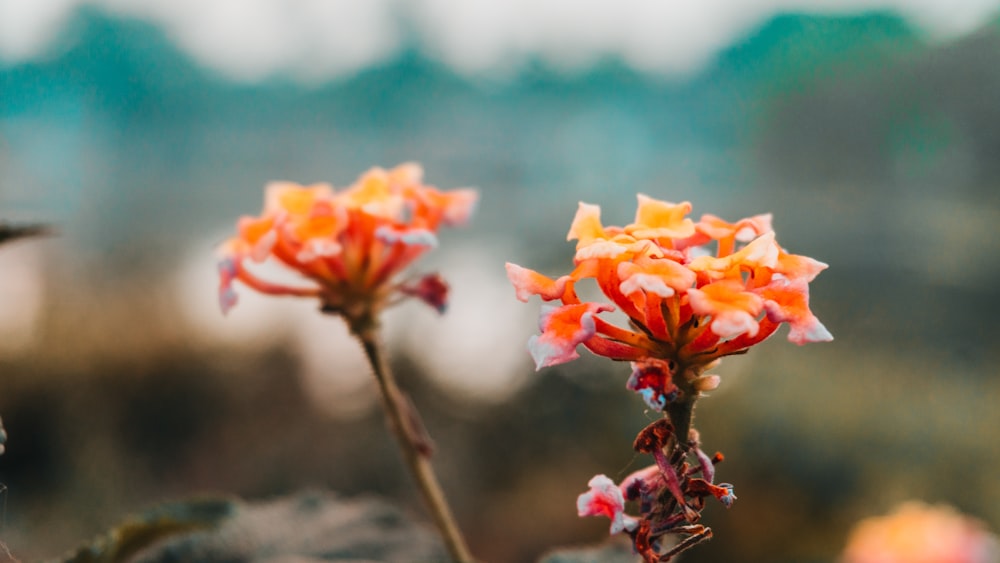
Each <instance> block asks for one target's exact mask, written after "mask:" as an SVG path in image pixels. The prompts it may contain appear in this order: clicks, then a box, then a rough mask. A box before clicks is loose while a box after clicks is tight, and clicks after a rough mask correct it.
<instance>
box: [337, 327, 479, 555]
mask: <svg viewBox="0 0 1000 563" xmlns="http://www.w3.org/2000/svg"><path fill="white" fill-rule="evenodd" d="M350 324H351V332H352V333H353V334H354V336H356V337H357V339H358V340H359V341H360V342H361V346H362V347H363V348H364V350H365V357H367V359H368V363H369V364H370V365H371V368H372V374H373V375H374V376H375V380H376V381H377V382H378V388H379V395H380V396H381V399H382V406H383V408H384V410H385V415H386V418H387V420H388V425H389V430H390V431H391V432H392V434H393V436H395V438H396V443H397V444H398V445H399V449H400V451H401V452H402V453H403V460H404V461H405V463H406V466H407V469H409V471H410V474H411V475H412V476H413V480H414V481H416V483H417V488H418V489H420V495H421V496H422V497H423V500H424V503H425V504H426V505H427V510H428V511H429V512H430V514H431V518H432V519H433V520H434V524H435V526H437V528H438V532H439V533H440V534H441V538H442V539H443V540H444V543H445V547H446V548H447V549H448V553H449V554H451V557H452V559H454V560H455V561H456V562H458V563H472V562H473V561H475V560H474V559H473V558H472V555H471V553H470V552H469V547H468V545H467V544H466V542H465V538H464V537H463V536H462V532H461V531H460V530H459V528H458V524H456V523H455V517H454V516H453V515H452V512H451V508H450V507H449V506H448V501H447V500H446V498H445V495H444V491H443V490H442V489H441V484H440V482H439V481H438V479H437V475H436V474H435V473H434V467H433V466H432V465H431V453H432V448H431V442H430V439H429V437H428V436H427V433H426V431H425V430H424V428H423V425H422V424H421V423H420V418H419V414H418V413H417V411H416V409H415V408H414V407H413V405H412V403H410V401H408V400H407V398H406V396H405V395H404V394H403V392H402V391H400V390H399V386H398V385H396V380H395V378H394V377H393V375H392V371H390V369H389V366H388V364H386V362H385V359H384V357H383V354H382V350H381V345H380V344H379V338H378V333H377V329H376V328H375V327H374V326H371V324H370V323H368V324H369V326H368V327H365V328H361V327H357V326H355V325H354V324H353V323H350Z"/></svg>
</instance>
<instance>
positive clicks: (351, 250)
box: [219, 163, 477, 563]
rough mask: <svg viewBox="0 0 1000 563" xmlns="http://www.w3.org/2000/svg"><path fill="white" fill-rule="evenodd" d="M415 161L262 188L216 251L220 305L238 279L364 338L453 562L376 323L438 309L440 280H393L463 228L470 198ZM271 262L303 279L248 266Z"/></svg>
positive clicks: (414, 418) (410, 417)
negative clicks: (444, 232)
mask: <svg viewBox="0 0 1000 563" xmlns="http://www.w3.org/2000/svg"><path fill="white" fill-rule="evenodd" d="M422 177H423V170H422V169H421V167H420V166H419V165H417V164H415V163H408V164H402V165H400V166H397V167H395V168H393V169H391V170H384V169H382V168H373V169H371V170H369V171H368V172H366V173H365V174H363V175H362V176H361V177H360V178H359V179H358V180H357V181H356V182H355V183H354V184H353V185H351V186H349V187H347V188H346V189H344V190H340V191H334V189H333V187H332V186H330V185H327V184H314V185H312V186H300V185H298V184H293V183H290V182H274V183H272V184H270V185H268V187H267V191H266V195H265V198H264V209H263V211H262V213H261V215H259V216H256V217H252V216H248V217H243V218H241V219H240V220H239V222H238V223H237V235H236V236H235V237H233V238H231V239H229V240H227V241H226V242H224V243H223V244H222V246H221V247H220V249H219V253H220V257H219V258H220V259H219V305H220V306H221V308H222V311H223V313H225V312H227V311H229V310H230V309H232V308H233V307H234V306H235V305H236V303H237V301H238V295H237V293H236V291H235V285H236V282H239V283H240V284H242V285H245V286H248V287H250V288H252V289H254V290H256V291H258V292H260V293H263V294H267V295H274V296H290V297H305V298H311V299H316V300H317V301H318V302H319V309H320V311H321V312H322V313H323V314H329V315H337V316H340V317H342V318H343V319H344V320H345V322H347V325H348V327H349V329H350V331H351V333H352V334H353V335H354V336H355V337H357V339H358V340H359V341H360V342H361V345H362V347H363V348H364V350H365V355H366V356H367V358H368V362H369V364H370V365H371V369H372V373H373V374H374V376H375V379H376V381H377V382H378V387H379V391H380V395H381V398H382V405H383V407H384V408H385V413H386V418H387V419H388V423H389V428H390V430H391V432H392V434H393V435H394V436H395V437H396V441H397V443H398V444H399V447H400V450H401V451H402V452H403V459H404V460H405V462H406V465H407V467H408V468H409V470H410V473H411V474H412V475H413V478H414V480H415V481H416V482H417V486H418V488H419V489H420V493H421V496H422V497H423V499H424V501H425V503H426V504H427V508H428V511H429V512H430V514H431V517H432V518H433V519H434V523H435V524H436V525H437V528H438V530H439V531H440V533H441V536H442V539H443V540H444V543H445V546H446V547H447V549H448V552H449V553H450V554H451V556H452V558H453V559H454V560H455V561H457V562H459V563H469V562H472V561H474V560H473V558H472V556H471V555H470V554H469V548H468V547H467V545H466V543H465V540H464V539H463V538H462V534H461V533H460V532H459V529H458V526H457V525H456V524H455V519H454V517H453V516H452V513H451V509H450V508H449V507H448V503H447V502H446V501H445V496H444V493H443V492H442V490H441V485H440V483H439V482H438V480H437V477H436V476H435V474H434V470H433V468H432V466H431V463H430V457H431V450H432V447H431V440H430V438H429V437H428V436H427V433H426V431H425V430H424V427H423V424H422V423H421V422H420V417H419V415H418V414H417V411H416V408H414V407H413V405H412V404H410V402H409V400H408V399H407V398H406V396H405V395H404V394H403V393H402V392H401V391H400V390H399V387H398V386H397V385H396V381H395V379H394V378H393V376H392V373H391V372H390V371H389V368H388V366H387V365H386V363H385V361H384V359H383V355H382V352H381V345H380V344H379V338H378V318H379V315H380V314H381V313H382V311H383V310H384V309H386V308H387V307H389V306H392V305H394V304H397V303H399V302H401V301H402V300H404V299H407V298H411V297H413V298H417V299H419V300H421V301H423V302H425V303H426V304H427V305H430V306H431V307H433V308H434V309H435V310H436V311H438V312H439V313H443V312H444V311H445V309H446V307H447V297H448V284H447V283H446V282H445V281H444V280H443V279H442V278H441V277H440V276H438V275H437V274H428V275H425V276H423V277H421V278H419V279H415V280H413V279H410V280H402V281H400V280H398V279H397V276H398V275H399V274H400V273H401V272H402V271H403V270H404V269H406V268H407V267H408V266H409V265H410V264H412V263H413V262H414V261H416V260H417V259H418V258H420V256H422V255H423V254H424V253H426V252H427V251H429V250H430V249H432V248H434V247H435V246H436V245H437V242H438V239H437V235H436V233H437V231H438V229H439V228H440V227H444V226H457V225H461V224H464V223H465V222H466V221H467V220H468V218H469V216H470V215H471V213H472V210H473V207H474V206H475V202H476V197H477V196H476V192H475V191H474V190H470V189H459V190H451V191H441V190H438V189H437V188H435V187H433V186H428V185H425V184H424V183H423V181H422ZM268 260H271V261H276V262H278V263H280V264H282V265H284V266H286V267H287V268H289V269H291V270H292V271H294V272H297V273H298V274H300V276H301V278H302V280H301V283H298V284H294V285H286V284H283V283H275V282H273V281H270V280H268V279H265V278H262V277H259V276H258V274H257V273H255V272H253V271H252V268H253V267H254V266H253V264H254V263H261V262H265V261H268Z"/></svg>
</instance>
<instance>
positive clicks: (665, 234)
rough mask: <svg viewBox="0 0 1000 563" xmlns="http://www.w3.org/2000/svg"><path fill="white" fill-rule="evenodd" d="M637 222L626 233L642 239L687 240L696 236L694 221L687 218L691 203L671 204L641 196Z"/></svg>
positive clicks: (637, 210)
mask: <svg viewBox="0 0 1000 563" xmlns="http://www.w3.org/2000/svg"><path fill="white" fill-rule="evenodd" d="M638 199H639V206H638V208H637V209H636V212H635V222H634V223H632V224H631V225H628V226H626V227H625V232H626V233H628V234H630V235H632V236H634V237H635V238H641V239H657V238H686V237H689V236H691V235H693V234H694V232H695V231H694V221H692V220H691V219H689V218H687V217H685V215H687V214H688V213H690V212H691V203H690V202H688V201H684V202H681V203H670V202H668V201H660V200H658V199H653V198H651V197H649V196H646V195H643V194H639V195H638Z"/></svg>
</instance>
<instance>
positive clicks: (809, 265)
mask: <svg viewBox="0 0 1000 563" xmlns="http://www.w3.org/2000/svg"><path fill="white" fill-rule="evenodd" d="M690 211H691V204H690V203H687V202H685V203H680V204H673V203H668V202H665V201H658V200H655V199H652V198H650V197H647V196H644V195H639V206H638V210H637V211H636V215H635V221H634V222H633V223H631V224H629V225H626V226H625V227H605V226H604V225H603V224H602V223H601V218H600V208H598V207H597V206H595V205H589V204H586V203H581V204H580V207H579V209H578V211H577V213H576V217H575V218H574V219H573V223H572V226H570V229H569V235H568V237H567V239H568V240H576V241H577V246H576V256H575V258H574V264H575V266H576V268H575V269H574V270H573V271H572V272H571V273H569V274H567V275H564V276H562V277H559V278H556V279H552V278H549V277H546V276H544V275H542V274H540V273H538V272H535V271H533V270H529V269H527V268H523V267H521V266H518V265H515V264H509V263H508V264H507V276H508V277H509V278H510V281H511V282H512V283H513V284H514V287H515V289H516V291H517V297H518V299H520V300H521V301H527V300H528V299H529V298H530V297H531V296H532V295H538V296H540V297H541V298H542V300H544V301H558V302H560V303H561V304H560V305H556V306H549V307H546V308H545V309H543V311H542V315H541V322H540V328H541V335H539V336H534V337H532V338H531V340H530V341H529V343H528V349H529V351H530V352H531V355H532V357H533V358H534V360H535V364H536V367H537V368H539V369H541V368H542V367H545V366H551V365H555V364H560V363H564V362H568V361H570V360H573V359H576V358H578V357H579V354H578V353H577V350H576V349H577V346H579V345H581V344H582V345H583V346H584V347H586V348H587V349H589V350H590V351H591V352H593V353H595V354H598V355H600V356H605V357H608V358H611V359H613V360H623V361H630V362H631V363H632V375H631V377H630V378H629V380H628V383H627V384H626V386H627V387H628V388H629V389H631V390H633V391H636V392H637V393H639V394H640V395H641V396H642V398H643V400H644V401H645V402H646V404H647V405H648V406H649V407H650V408H651V409H654V410H656V411H662V412H663V413H664V418H661V419H659V420H657V421H656V422H654V423H652V424H650V425H649V426H648V427H646V429H644V430H643V431H642V432H640V433H639V435H638V437H637V438H636V440H635V444H634V448H635V450H636V451H637V452H640V453H646V454H649V455H651V456H652V457H653V459H654V461H655V465H652V466H650V467H648V468H646V469H642V470H640V471H637V472H636V473H634V474H632V475H631V476H629V477H628V478H626V479H625V481H623V482H622V484H621V485H620V486H618V485H615V483H614V482H613V481H611V480H610V479H609V478H608V477H606V476H604V475H598V476H596V477H594V478H593V479H591V481H590V483H589V486H590V490H589V491H588V492H586V493H584V494H582V495H580V497H579V499H578V500H577V510H578V512H579V514H580V516H598V515H603V516H607V517H608V518H610V519H611V533H613V534H614V533H619V532H625V533H627V534H628V535H629V536H630V537H631V538H632V544H633V547H634V548H635V551H636V552H637V553H638V554H640V555H642V557H643V560H644V561H646V562H647V563H652V562H658V561H667V560H669V559H671V558H672V557H673V556H674V555H676V554H677V553H680V552H681V551H683V550H685V549H687V548H689V547H691V546H693V545H695V544H697V543H699V542H702V541H705V540H707V539H709V538H711V537H712V530H711V529H710V528H708V527H706V526H704V525H702V524H699V523H698V520H699V519H700V518H701V511H702V509H703V508H704V506H705V498H707V497H709V496H713V497H715V498H716V499H718V500H719V501H720V502H721V503H722V504H723V505H725V506H726V507H727V508H728V507H729V506H731V505H732V503H733V501H734V500H735V499H736V496H735V495H734V494H733V487H732V485H729V484H725V483H723V484H716V483H715V482H714V479H715V464H716V463H718V462H720V461H722V454H719V453H716V454H715V455H714V456H712V457H709V456H708V455H706V454H705V453H704V452H703V451H702V450H701V442H700V437H699V435H698V432H697V431H696V430H694V429H693V428H692V427H691V421H692V417H693V412H694V403H695V401H696V400H697V398H698V397H699V396H700V395H701V393H702V392H703V391H707V390H710V389H714V388H715V387H717V386H718V384H719V377H718V376H715V375H706V374H705V372H706V371H707V370H708V369H710V368H711V367H712V366H714V365H716V364H717V363H718V361H719V359H720V358H722V357H723V356H728V355H732V354H739V353H743V352H745V351H747V350H748V349H749V348H750V347H751V346H753V345H754V344H757V343H759V342H761V341H763V340H764V339H766V338H767V337H769V336H770V335H772V334H774V332H775V331H776V330H777V329H778V327H779V326H780V325H782V324H788V325H789V326H790V328H791V330H790V332H789V335H788V338H789V340H791V341H792V342H796V343H798V344H804V343H806V342H817V341H824V340H831V339H832V338H833V337H832V336H831V335H830V333H829V332H828V331H827V330H826V328H825V327H824V326H823V324H822V323H820V321H819V319H817V318H816V316H815V315H813V314H812V312H811V311H810V310H809V282H810V281H812V280H813V278H815V277H816V275H818V274H819V272H820V271H822V270H823V269H824V268H826V265H825V264H823V263H821V262H818V261H816V260H813V259H812V258H808V257H805V256H798V255H795V254H790V253H788V252H787V251H785V249H783V248H782V247H781V246H779V245H778V243H777V242H776V240H775V235H774V231H773V230H772V229H771V217H770V215H757V216H754V217H749V218H746V219H741V220H739V221H737V222H735V223H729V222H726V221H724V220H722V219H720V218H718V217H715V216H712V215H703V216H702V217H701V219H700V220H699V221H698V222H694V221H693V220H691V219H690V218H688V217H687V214H688V213H689V212H690ZM588 279H589V280H594V282H596V284H597V286H598V287H599V288H600V290H601V292H602V293H603V294H604V295H605V296H606V297H607V299H608V300H609V301H610V303H607V302H585V301H583V300H581V299H580V297H579V295H578V293H577V290H576V285H577V284H578V283H580V282H581V281H584V280H588ZM616 308H617V309H618V310H620V311H622V312H623V313H624V314H625V315H626V316H627V317H628V319H629V325H630V326H629V328H623V327H620V326H617V325H615V324H612V323H610V322H608V321H607V320H605V319H603V318H601V317H600V314H601V313H606V312H610V311H613V310H615V309H616ZM627 501H632V502H635V503H637V504H638V508H639V512H640V514H639V516H638V517H635V516H630V515H628V514H626V513H625V503H626V502H627ZM668 534H671V535H673V534H676V535H680V536H682V538H683V539H681V540H680V541H678V542H677V543H676V544H673V545H671V544H670V543H668V541H667V540H666V539H665V536H667V535H668Z"/></svg>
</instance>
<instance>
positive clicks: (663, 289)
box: [617, 258, 697, 297]
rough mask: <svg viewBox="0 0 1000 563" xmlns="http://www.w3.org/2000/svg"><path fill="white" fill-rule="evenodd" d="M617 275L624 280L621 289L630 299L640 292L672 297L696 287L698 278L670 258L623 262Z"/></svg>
mask: <svg viewBox="0 0 1000 563" xmlns="http://www.w3.org/2000/svg"><path fill="white" fill-rule="evenodd" d="M617 273H618V277H619V279H621V280H622V282H621V284H620V285H619V286H618V287H619V289H620V290H621V292H622V293H624V294H625V295H628V296H630V297H631V296H632V295H633V294H635V293H637V292H639V291H645V292H649V293H654V294H656V295H659V296H660V297H671V296H673V295H674V293H675V292H679V291H685V290H687V289H688V288H690V287H691V286H692V285H694V282H695V279H696V277H697V276H696V275H695V273H694V272H692V271H691V270H689V269H688V268H687V267H685V266H684V265H683V264H679V263H677V262H674V261H673V260H670V259H669V258H664V259H649V258H637V259H636V260H635V261H634V262H621V263H619V264H618V272H617Z"/></svg>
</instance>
